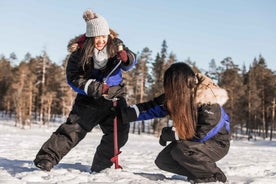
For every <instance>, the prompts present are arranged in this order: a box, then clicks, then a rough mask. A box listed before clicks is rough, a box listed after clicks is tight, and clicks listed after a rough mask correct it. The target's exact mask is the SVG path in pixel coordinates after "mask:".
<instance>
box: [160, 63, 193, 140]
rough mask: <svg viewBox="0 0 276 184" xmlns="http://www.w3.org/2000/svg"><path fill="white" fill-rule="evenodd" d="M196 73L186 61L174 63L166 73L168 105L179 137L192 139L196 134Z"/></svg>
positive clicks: (165, 90) (165, 84)
mask: <svg viewBox="0 0 276 184" xmlns="http://www.w3.org/2000/svg"><path fill="white" fill-rule="evenodd" d="M196 85H197V80H196V75H195V73H194V72H193V70H192V69H191V67H190V66H189V65H187V64H185V63H174V64H172V65H171V66H170V67H169V68H168V69H167V70H166V72H165V74H164V92H165V97H166V106H167V110H168V113H169V114H170V116H171V118H172V120H173V124H174V127H175V128H176V131H177V134H178V136H179V138H181V139H183V140H187V139H191V138H192V137H193V136H194V134H195V129H196V122H197V107H196V103H195V102H196V101H195V94H196Z"/></svg>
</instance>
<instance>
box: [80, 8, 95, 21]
mask: <svg viewBox="0 0 276 184" xmlns="http://www.w3.org/2000/svg"><path fill="white" fill-rule="evenodd" d="M82 17H83V19H84V20H85V21H86V22H87V21H89V20H91V19H94V18H96V14H95V13H93V12H92V10H90V9H88V10H86V11H85V12H84V13H83V16H82Z"/></svg>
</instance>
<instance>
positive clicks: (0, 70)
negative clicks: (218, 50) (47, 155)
mask: <svg viewBox="0 0 276 184" xmlns="http://www.w3.org/2000/svg"><path fill="white" fill-rule="evenodd" d="M76 38H77V37H76ZM76 38H74V39H72V40H70V41H69V43H68V50H70V46H71V44H72V43H73V42H74V40H76ZM69 56H70V53H68V55H67V56H66V57H65V58H64V60H63V62H62V64H61V65H58V64H56V63H54V62H53V61H51V59H50V57H49V56H48V55H47V53H46V51H43V52H42V54H41V55H40V56H36V57H32V56H31V54H30V53H26V55H25V57H24V59H23V60H22V61H20V63H19V64H15V61H16V60H17V57H16V54H15V53H11V54H10V56H9V58H6V57H5V56H4V55H2V56H1V58H0V111H1V114H2V117H9V118H14V119H15V125H16V126H22V127H24V126H26V125H31V124H33V123H38V124H39V125H40V126H43V125H49V122H51V121H53V120H56V119H57V118H60V117H63V118H64V117H67V116H68V113H69V112H70V110H71V107H72V103H73V102H74V98H75V95H76V93H75V92H74V91H73V90H72V89H71V88H70V87H69V85H68V84H67V81H66V75H65V70H66V63H67V60H68V58H69ZM174 62H180V60H178V59H177V58H176V55H175V54H174V53H173V52H170V53H168V46H167V43H166V40H163V42H162V44H161V49H160V52H158V53H157V54H156V55H155V57H154V58H153V56H152V51H151V50H150V49H149V48H148V47H145V48H143V49H142V51H141V52H139V53H137V64H136V67H135V68H134V69H133V70H131V71H130V72H127V73H123V77H124V81H125V85H126V88H127V102H128V103H129V104H134V103H139V102H144V101H147V100H150V99H152V98H153V97H156V96H158V95H160V94H161V93H163V87H162V85H163V74H164V71H165V70H166V69H167V68H168V67H169V66H170V65H171V64H172V63H174ZM181 62H186V63H188V64H189V65H190V66H191V67H192V68H193V69H194V71H195V72H201V73H203V74H205V75H207V76H209V77H211V78H212V79H213V80H214V81H215V82H216V83H217V84H218V85H219V86H221V87H222V88H225V89H226V90H227V92H228V95H229V100H228V102H227V103H226V104H225V106H224V107H225V110H226V112H227V113H228V114H229V115H230V118H231V128H232V133H233V134H235V133H241V134H245V135H249V136H261V137H263V138H270V140H272V137H273V131H275V128H276V126H275V124H276V123H275V111H276V110H275V97H276V84H275V83H276V76H275V71H272V70H271V69H269V68H268V67H267V65H266V61H265V58H264V57H263V56H262V55H259V56H258V57H255V58H254V59H253V60H252V63H251V64H250V66H249V68H248V69H247V68H246V67H245V66H242V68H239V66H238V65H236V64H235V62H234V61H233V60H232V58H231V57H225V58H224V59H223V60H222V61H219V62H216V61H215V60H214V59H212V60H211V61H210V62H209V68H208V69H205V70H204V71H203V70H199V69H198V67H197V66H196V62H194V61H191V59H190V58H187V59H186V60H183V61H181ZM169 123H170V121H169V119H168V118H167V117H166V118H162V119H156V120H152V121H149V122H140V123H133V128H132V131H133V132H135V131H138V133H141V132H150V133H154V134H158V133H159V132H160V129H161V128H162V127H163V126H164V125H166V124H169Z"/></svg>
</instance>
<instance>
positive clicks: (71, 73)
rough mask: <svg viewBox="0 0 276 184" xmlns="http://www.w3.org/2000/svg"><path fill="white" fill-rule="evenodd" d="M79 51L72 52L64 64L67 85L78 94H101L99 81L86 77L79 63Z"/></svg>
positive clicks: (94, 95)
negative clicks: (65, 64)
mask: <svg viewBox="0 0 276 184" xmlns="http://www.w3.org/2000/svg"><path fill="white" fill-rule="evenodd" d="M79 58H80V52H79V50H77V51H76V52H73V53H72V54H71V56H70V58H69V60H68V63H67V66H66V79H67V82H68V84H69V86H70V87H71V88H72V89H73V90H74V91H76V92H77V93H79V94H82V95H89V96H93V97H97V98H98V97H99V96H101V89H102V88H101V83H99V82H97V81H96V80H95V79H87V78H86V77H85V75H84V70H83V68H82V66H81V65H80V61H79Z"/></svg>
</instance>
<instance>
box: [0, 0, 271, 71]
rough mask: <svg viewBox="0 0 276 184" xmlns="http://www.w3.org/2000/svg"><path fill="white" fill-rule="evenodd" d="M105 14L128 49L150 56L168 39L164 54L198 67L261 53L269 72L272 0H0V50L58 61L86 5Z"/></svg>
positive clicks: (79, 28)
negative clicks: (46, 57)
mask: <svg viewBox="0 0 276 184" xmlns="http://www.w3.org/2000/svg"><path fill="white" fill-rule="evenodd" d="M88 8H90V9H92V10H94V12H96V13H98V14H101V15H102V16H104V17H105V18H106V19H107V21H108V23H109V25H110V27H111V28H113V29H114V30H116V31H117V32H118V33H119V36H120V38H121V39H122V40H123V41H124V42H125V44H126V45H127V46H128V47H129V48H130V49H131V50H133V51H134V52H139V51H141V50H142V49H143V48H144V47H148V48H150V49H151V50H152V51H153V55H152V57H153V58H155V56H156V53H157V52H159V51H160V49H161V44H162V41H163V40H166V41H167V45H168V53H170V52H173V53H174V54H175V55H176V57H177V59H178V60H179V61H184V60H186V59H187V58H188V57H189V58H190V59H191V60H192V61H195V62H196V65H197V66H198V67H199V68H201V69H205V70H207V69H208V65H209V63H210V61H211V59H215V61H216V63H217V64H219V62H220V61H221V60H223V59H224V58H226V57H228V56H230V57H232V59H233V61H234V63H236V64H238V65H239V66H242V65H243V64H245V65H246V67H247V68H248V66H249V64H250V63H252V61H253V59H254V57H258V56H259V54H262V55H263V57H264V58H265V59H266V63H267V65H268V67H269V68H271V69H272V70H276V1H274V0H263V1H262V0H230V1H226V0H224V1H222V0H195V1H191V0H189V1H188V0H173V1H169V0H147V1H146V0H139V1H132V0H116V1H114V0H109V1H108V0H84V1H77V0H45V1H38V0H24V1H23V0H8V1H3V0H2V1H0V12H1V16H0V25H1V29H0V54H2V55H4V56H5V57H9V55H10V53H12V52H14V53H15V54H16V55H17V57H18V59H19V61H20V60H22V59H23V58H24V56H25V54H26V53H27V52H29V53H31V55H32V56H33V57H35V56H38V55H41V53H42V51H43V50H46V52H47V53H48V55H49V57H50V59H51V60H52V61H54V62H56V63H58V64H61V61H62V60H63V59H64V58H65V56H66V55H67V54H68V53H67V50H66V46H67V44H68V41H69V40H70V39H71V38H73V37H75V36H77V35H79V34H81V33H84V32H85V22H84V20H83V19H82V14H83V12H84V11H85V10H86V9H88Z"/></svg>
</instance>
